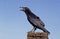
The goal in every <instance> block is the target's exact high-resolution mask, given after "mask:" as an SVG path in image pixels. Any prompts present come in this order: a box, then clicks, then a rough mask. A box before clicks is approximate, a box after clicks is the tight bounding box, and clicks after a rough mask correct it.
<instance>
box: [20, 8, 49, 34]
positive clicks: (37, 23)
mask: <svg viewBox="0 0 60 39" xmlns="http://www.w3.org/2000/svg"><path fill="white" fill-rule="evenodd" d="M20 8H22V9H21V11H24V12H25V14H26V16H27V19H28V21H29V22H30V23H31V24H32V25H33V29H32V30H31V31H35V30H36V29H37V28H38V29H41V30H43V31H44V32H46V33H48V34H50V32H49V31H48V30H47V29H45V28H44V27H45V24H44V23H43V22H42V20H41V19H40V18H39V17H38V16H36V15H35V14H33V13H32V12H31V10H30V9H29V8H28V7H20Z"/></svg>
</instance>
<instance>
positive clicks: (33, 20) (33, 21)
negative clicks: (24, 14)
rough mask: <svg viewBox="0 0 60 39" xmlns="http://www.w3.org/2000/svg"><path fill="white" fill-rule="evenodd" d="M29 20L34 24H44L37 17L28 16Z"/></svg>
mask: <svg viewBox="0 0 60 39" xmlns="http://www.w3.org/2000/svg"><path fill="white" fill-rule="evenodd" d="M29 20H30V22H31V23H33V24H34V25H36V26H45V24H44V23H43V22H42V21H41V20H40V19H39V18H35V19H34V18H30V19H29Z"/></svg>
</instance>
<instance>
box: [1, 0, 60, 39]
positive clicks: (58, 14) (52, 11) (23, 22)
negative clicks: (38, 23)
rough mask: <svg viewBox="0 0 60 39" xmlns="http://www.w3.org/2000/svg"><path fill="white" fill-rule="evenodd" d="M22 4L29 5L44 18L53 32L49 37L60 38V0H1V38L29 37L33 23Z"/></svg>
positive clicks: (17, 38) (47, 27)
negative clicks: (28, 19)
mask: <svg viewBox="0 0 60 39" xmlns="http://www.w3.org/2000/svg"><path fill="white" fill-rule="evenodd" d="M20 6H27V7H29V8H30V9H31V11H32V12H34V14H36V15H37V16H39V17H40V18H41V19H42V21H43V22H44V23H45V25H46V26H45V28H46V29H48V30H49V31H50V33H51V34H50V35H49V39H60V0H0V39H26V38H27V32H28V31H30V30H31V29H32V25H31V24H30V23H29V22H28V21H27V19H26V15H25V14H24V12H22V11H20V8H19V7H20ZM37 31H39V30H37ZM40 31H41V30H40Z"/></svg>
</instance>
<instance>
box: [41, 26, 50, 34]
mask: <svg viewBox="0 0 60 39" xmlns="http://www.w3.org/2000/svg"><path fill="white" fill-rule="evenodd" d="M42 30H43V31H44V32H46V33H48V34H50V32H49V31H48V30H47V29H45V28H44V27H43V28H42Z"/></svg>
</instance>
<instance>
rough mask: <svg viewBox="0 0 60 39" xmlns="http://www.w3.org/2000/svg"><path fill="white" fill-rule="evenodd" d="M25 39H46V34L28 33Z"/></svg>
mask: <svg viewBox="0 0 60 39" xmlns="http://www.w3.org/2000/svg"><path fill="white" fill-rule="evenodd" d="M27 39H48V34H47V33H45V32H28V34H27Z"/></svg>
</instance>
